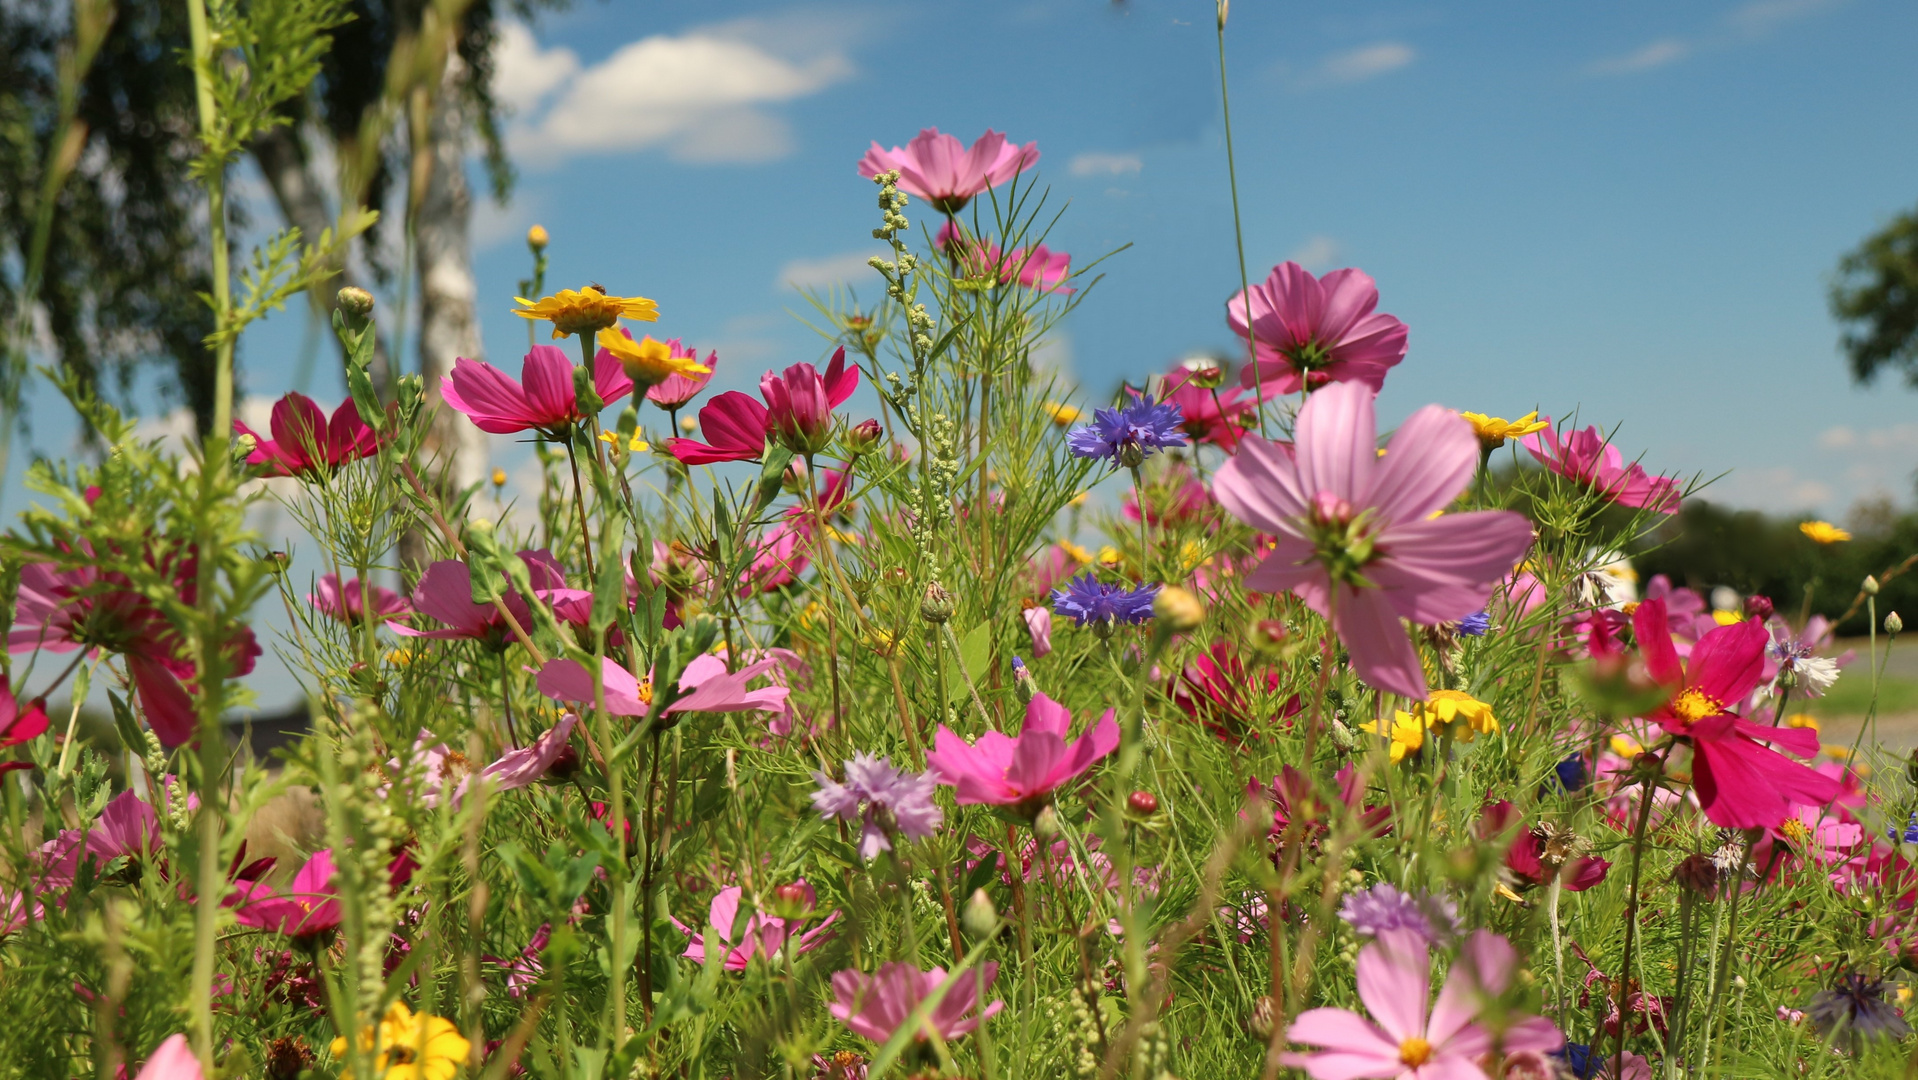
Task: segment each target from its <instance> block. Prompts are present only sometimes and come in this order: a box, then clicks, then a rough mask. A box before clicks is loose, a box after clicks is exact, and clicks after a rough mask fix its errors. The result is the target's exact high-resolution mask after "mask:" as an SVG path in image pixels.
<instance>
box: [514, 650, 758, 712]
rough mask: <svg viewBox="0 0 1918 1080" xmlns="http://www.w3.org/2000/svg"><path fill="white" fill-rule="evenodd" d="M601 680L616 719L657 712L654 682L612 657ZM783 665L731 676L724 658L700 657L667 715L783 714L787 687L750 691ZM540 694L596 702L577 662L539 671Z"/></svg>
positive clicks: (688, 669)
mask: <svg viewBox="0 0 1918 1080" xmlns="http://www.w3.org/2000/svg"><path fill="white" fill-rule="evenodd" d="M600 662H601V664H602V667H601V674H600V681H601V682H603V683H604V684H605V686H606V711H607V712H609V713H612V714H613V715H614V716H645V715H646V714H648V713H650V712H651V711H652V709H653V684H652V681H651V680H650V679H648V680H647V681H646V682H644V683H642V682H640V681H639V679H638V678H637V677H635V676H634V675H633V673H632V672H630V671H627V670H626V669H625V668H624V667H622V666H621V665H620V664H619V663H617V662H616V661H614V660H613V659H612V658H610V657H601V658H600ZM778 663H779V660H778V659H777V658H776V657H767V658H766V659H764V660H761V661H759V662H757V663H753V664H747V665H746V666H745V667H742V668H740V669H739V670H738V671H734V672H730V673H729V672H727V670H726V661H725V659H724V658H723V657H719V656H714V655H713V654H711V653H707V654H705V655H703V656H698V657H694V658H693V661H692V663H690V664H687V665H686V670H685V671H684V672H683V673H681V674H680V676H679V692H680V694H681V696H680V697H678V698H676V699H674V701H673V703H672V704H670V705H668V706H666V708H665V710H664V711H663V713H662V715H668V716H670V715H674V714H677V713H694V712H754V711H758V712H779V711H781V710H782V709H784V708H785V706H786V697H787V695H788V694H790V693H791V692H792V691H790V690H788V689H786V688H785V687H783V686H768V687H766V688H764V689H761V690H748V689H746V684H747V683H749V682H751V681H752V680H754V679H756V678H758V677H759V676H761V675H764V674H766V673H767V672H768V671H770V670H771V669H772V668H773V667H774V666H775V665H777V664H778ZM539 692H540V693H542V694H545V695H546V696H547V697H549V698H553V699H554V700H557V701H577V702H583V703H584V704H586V705H587V706H589V707H590V706H591V705H592V703H593V679H592V676H591V675H589V674H587V672H586V669H585V668H584V667H583V666H581V665H580V664H579V662H578V661H574V660H548V661H547V662H546V666H545V667H543V668H540V669H539Z"/></svg>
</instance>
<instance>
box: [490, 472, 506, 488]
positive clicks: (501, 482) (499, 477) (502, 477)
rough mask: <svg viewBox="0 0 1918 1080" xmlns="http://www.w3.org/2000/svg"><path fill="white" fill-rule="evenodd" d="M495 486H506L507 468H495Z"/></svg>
mask: <svg viewBox="0 0 1918 1080" xmlns="http://www.w3.org/2000/svg"><path fill="white" fill-rule="evenodd" d="M493 486H494V487H496V488H503V487H505V486H506V470H505V469H494V470H493Z"/></svg>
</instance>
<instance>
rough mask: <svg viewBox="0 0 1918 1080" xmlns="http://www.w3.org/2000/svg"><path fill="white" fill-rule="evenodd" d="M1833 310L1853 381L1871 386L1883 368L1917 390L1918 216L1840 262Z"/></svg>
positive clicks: (1894, 224) (1903, 219)
mask: <svg viewBox="0 0 1918 1080" xmlns="http://www.w3.org/2000/svg"><path fill="white" fill-rule="evenodd" d="M1831 310H1832V314H1833V315H1834V316H1836V317H1837V319H1838V321H1839V322H1840V323H1842V324H1844V326H1845V331H1844V333H1843V335H1842V337H1841V338H1840V339H1839V340H1840V343H1841V344H1842V345H1843V346H1844V349H1845V353H1846V355H1847V356H1848V357H1849V358H1850V359H1851V374H1852V378H1854V379H1856V380H1857V381H1859V382H1870V381H1871V380H1872V379H1874V378H1875V377H1877V375H1878V372H1879V371H1880V369H1882V368H1886V367H1896V368H1903V369H1904V372H1905V381H1906V382H1908V383H1910V384H1911V385H1913V386H1918V211H1914V212H1908V213H1904V214H1900V215H1898V216H1897V217H1896V218H1893V219H1892V221H1891V223H1890V224H1889V225H1886V226H1885V227H1884V228H1883V229H1880V230H1879V231H1878V232H1875V233H1873V234H1872V235H1870V236H1868V237H1866V238H1865V241H1864V243H1862V244H1860V245H1859V246H1858V248H1857V250H1855V251H1852V252H1850V253H1849V254H1847V255H1846V256H1845V257H1844V258H1843V259H1840V260H1839V262H1838V278H1837V280H1836V281H1834V282H1833V283H1832V287H1831Z"/></svg>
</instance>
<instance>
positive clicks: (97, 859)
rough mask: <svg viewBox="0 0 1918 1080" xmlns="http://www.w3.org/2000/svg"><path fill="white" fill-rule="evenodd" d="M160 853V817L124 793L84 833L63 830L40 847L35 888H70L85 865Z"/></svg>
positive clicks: (141, 802)
mask: <svg viewBox="0 0 1918 1080" xmlns="http://www.w3.org/2000/svg"><path fill="white" fill-rule="evenodd" d="M196 805H197V803H196ZM159 850H160V818H159V815H158V814H156V813H155V812H154V810H153V807H152V806H150V805H148V804H147V803H146V802H143V801H142V800H141V799H140V798H139V797H138V796H137V795H135V794H134V793H133V792H131V791H125V792H121V793H120V794H119V795H116V796H114V797H113V799H112V800H111V801H110V802H108V803H107V805H106V807H105V808H104V809H102V810H101V811H100V816H99V817H98V818H96V819H95V820H94V822H93V824H92V826H91V827H89V828H88V829H87V830H86V831H85V833H84V834H83V833H82V832H81V831H80V830H79V829H62V830H60V832H59V834H58V835H56V836H55V837H54V838H53V839H51V840H49V841H47V842H46V843H44V844H42V845H40V850H39V851H38V852H36V853H35V859H36V863H37V865H38V866H39V868H40V876H39V877H38V878H37V879H36V881H35V888H38V889H64V888H68V887H70V886H71V885H72V884H73V882H74V880H75V879H76V878H77V877H78V876H79V872H80V865H81V863H82V862H92V863H94V864H95V865H96V866H105V865H106V864H107V863H109V862H112V861H113V860H114V859H117V858H120V857H121V856H126V857H127V858H130V859H145V858H148V857H150V856H152V855H153V854H154V853H156V852H158V851H159Z"/></svg>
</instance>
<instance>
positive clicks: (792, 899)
mask: <svg viewBox="0 0 1918 1080" xmlns="http://www.w3.org/2000/svg"><path fill="white" fill-rule="evenodd" d="M816 906H818V901H817V899H816V898H815V897H814V896H813V891H812V886H810V885H807V884H806V883H805V882H803V881H792V882H787V883H786V884H784V885H781V886H779V887H778V888H776V889H774V890H773V914H774V915H777V916H779V917H780V918H782V919H804V918H806V917H808V916H810V915H811V914H812V913H813V908H814V907H816Z"/></svg>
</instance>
